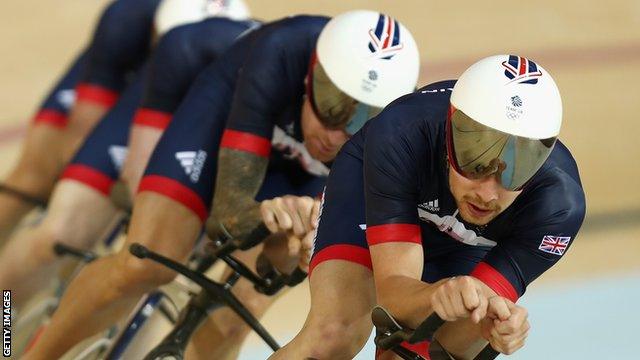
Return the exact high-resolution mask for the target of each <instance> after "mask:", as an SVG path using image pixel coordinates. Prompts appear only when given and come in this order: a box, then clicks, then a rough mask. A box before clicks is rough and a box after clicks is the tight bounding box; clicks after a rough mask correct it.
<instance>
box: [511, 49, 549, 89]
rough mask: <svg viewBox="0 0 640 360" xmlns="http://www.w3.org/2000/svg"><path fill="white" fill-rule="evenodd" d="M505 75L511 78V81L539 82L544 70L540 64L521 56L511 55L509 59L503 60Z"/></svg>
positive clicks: (519, 82)
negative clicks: (540, 68) (540, 67)
mask: <svg viewBox="0 0 640 360" xmlns="http://www.w3.org/2000/svg"><path fill="white" fill-rule="evenodd" d="M502 66H503V67H504V68H505V70H504V75H505V76H506V77H508V78H509V79H511V81H509V83H512V82H517V83H518V84H537V83H538V78H539V77H540V76H542V72H541V71H540V70H538V65H536V63H534V62H533V61H531V60H529V59H525V58H523V57H520V56H515V55H509V61H503V62H502Z"/></svg>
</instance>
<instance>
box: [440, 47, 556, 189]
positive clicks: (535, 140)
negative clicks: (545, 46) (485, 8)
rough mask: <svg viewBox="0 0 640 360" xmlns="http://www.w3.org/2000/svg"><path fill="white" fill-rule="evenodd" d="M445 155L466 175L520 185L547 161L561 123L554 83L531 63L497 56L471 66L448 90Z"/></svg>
mask: <svg viewBox="0 0 640 360" xmlns="http://www.w3.org/2000/svg"><path fill="white" fill-rule="evenodd" d="M451 105H452V113H451V116H450V121H449V125H448V130H449V131H448V136H449V141H448V144H449V159H450V161H451V163H452V165H454V167H455V169H456V170H458V172H460V173H461V174H463V175H466V176H468V177H471V178H473V177H482V176H486V175H489V174H493V173H495V172H497V171H499V172H500V173H501V178H502V179H501V180H502V184H503V186H505V187H506V188H508V189H510V190H515V189H518V188H521V187H522V186H523V185H524V184H525V183H526V182H527V181H528V180H529V179H530V178H531V177H533V175H534V174H535V172H536V171H537V170H538V169H539V168H540V166H542V164H543V163H544V161H545V160H546V159H547V157H548V156H549V154H550V153H551V151H552V150H553V145H554V144H555V140H556V137H557V136H558V134H559V133H560V126H561V124H562V101H561V99H560V92H559V91H558V87H557V86H556V83H555V82H554V81H553V78H552V77H551V75H549V73H548V72H547V71H546V70H545V69H544V68H542V67H541V66H539V65H538V64H536V63H535V62H533V61H531V60H529V59H526V58H524V57H521V56H516V55H496V56H491V57H488V58H485V59H482V60H480V61H478V62H476V63H475V64H473V65H471V67H469V68H468V69H467V70H466V71H465V72H464V73H463V74H462V75H461V76H460V78H459V79H458V81H457V82H456V84H455V86H454V87H453V92H452V94H451Z"/></svg>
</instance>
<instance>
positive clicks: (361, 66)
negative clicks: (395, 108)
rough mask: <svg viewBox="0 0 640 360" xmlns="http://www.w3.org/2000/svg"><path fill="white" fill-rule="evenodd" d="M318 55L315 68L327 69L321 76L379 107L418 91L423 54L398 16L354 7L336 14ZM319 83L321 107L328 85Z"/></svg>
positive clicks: (323, 35) (320, 41)
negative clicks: (417, 85)
mask: <svg viewBox="0 0 640 360" xmlns="http://www.w3.org/2000/svg"><path fill="white" fill-rule="evenodd" d="M316 55H317V62H318V63H319V64H320V65H321V66H316V69H315V70H317V68H320V69H319V70H320V71H323V72H324V74H320V75H322V76H319V78H320V79H321V78H322V77H325V78H327V79H326V80H329V81H330V83H331V84H333V85H334V86H335V87H337V88H338V89H339V90H340V91H342V92H343V93H344V94H346V95H348V96H349V97H350V98H352V99H354V100H356V101H357V102H359V103H360V104H364V105H367V106H369V107H373V108H378V111H379V109H380V108H383V107H385V106H386V105H387V104H389V103H390V102H391V101H393V100H395V99H396V98H398V97H400V96H402V95H405V94H408V93H410V92H413V91H414V90H415V87H416V83H417V81H418V73H419V71H420V54H419V53H418V47H417V45H416V42H415V40H414V39H413V36H412V35H411V33H410V32H409V30H407V28H405V27H404V26H403V25H402V24H400V23H399V22H398V21H397V20H395V19H393V18H392V17H390V16H388V15H385V14H381V13H378V12H375V11H370V10H354V11H349V12H346V13H343V14H341V15H338V16H336V17H334V18H333V19H331V20H330V21H329V22H328V23H327V24H326V26H325V27H324V28H323V29H322V32H321V33H320V37H319V38H318V43H317V47H316ZM315 70H314V72H315ZM315 75H316V74H314V78H315V77H317V76H315ZM314 80H315V79H314ZM321 80H322V79H321ZM317 85H318V84H316V83H314V84H313V87H312V91H313V92H314V94H315V95H317V96H316V99H315V100H318V101H317V103H316V104H314V105H315V108H316V110H321V109H317V108H318V107H321V106H322V104H320V103H322V99H321V98H322V97H323V96H321V95H322V94H318V92H319V91H320V92H322V91H323V90H325V88H324V87H322V86H317ZM318 98H320V99H318ZM312 100H314V99H312ZM325 100H326V99H325ZM329 102H330V101H329ZM320 112H322V111H320ZM369 115H372V114H371V113H370V114H369ZM321 118H322V116H321ZM368 118H369V116H367V117H366V119H364V121H366V120H368ZM364 121H358V122H361V123H360V124H359V126H355V125H357V124H355V125H354V126H353V128H354V129H355V128H359V127H361V126H362V123H364ZM347 130H349V128H348V129H347ZM356 130H357V129H356ZM349 132H351V131H349Z"/></svg>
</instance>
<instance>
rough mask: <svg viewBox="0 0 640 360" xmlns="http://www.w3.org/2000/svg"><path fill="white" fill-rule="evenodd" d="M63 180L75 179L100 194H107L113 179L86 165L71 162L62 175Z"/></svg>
mask: <svg viewBox="0 0 640 360" xmlns="http://www.w3.org/2000/svg"><path fill="white" fill-rule="evenodd" d="M60 178H61V179H63V180H75V181H78V182H81V183H83V184H85V185H88V186H90V187H92V188H94V189H96V190H98V191H99V192H101V193H102V194H104V195H106V196H108V195H109V193H110V192H111V186H112V185H113V182H114V180H113V179H112V178H110V177H109V176H107V175H105V174H103V173H102V172H100V171H98V170H96V169H94V168H91V167H89V166H86V165H80V164H71V165H69V166H67V168H66V169H65V170H64V172H63V173H62V175H61V176H60Z"/></svg>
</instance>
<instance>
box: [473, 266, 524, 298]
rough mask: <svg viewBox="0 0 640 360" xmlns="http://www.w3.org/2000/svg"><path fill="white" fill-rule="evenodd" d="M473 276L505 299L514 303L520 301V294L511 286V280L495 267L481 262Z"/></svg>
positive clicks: (474, 270)
mask: <svg viewBox="0 0 640 360" xmlns="http://www.w3.org/2000/svg"><path fill="white" fill-rule="evenodd" d="M471 276H473V277H475V278H476V279H478V280H480V281H482V282H483V283H485V284H486V285H487V286H488V287H490V288H491V289H492V290H493V291H495V292H496V294H498V295H500V296H502V297H505V298H507V299H509V300H511V301H513V302H516V301H517V300H518V292H517V291H516V289H515V288H514V287H513V285H511V283H510V282H509V280H507V278H505V277H504V276H503V275H502V274H501V273H500V272H499V271H498V270H496V269H495V268H493V266H491V265H489V264H487V263H484V262H481V263H479V264H478V265H477V266H476V268H475V269H473V271H472V272H471Z"/></svg>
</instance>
